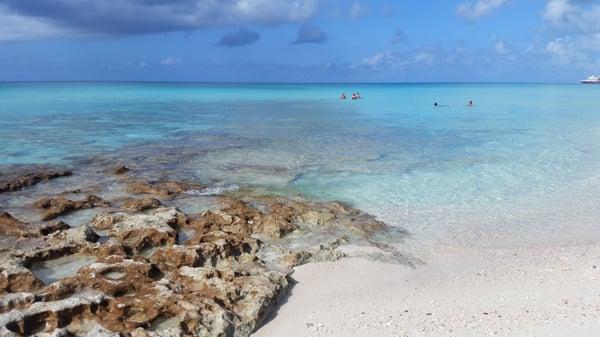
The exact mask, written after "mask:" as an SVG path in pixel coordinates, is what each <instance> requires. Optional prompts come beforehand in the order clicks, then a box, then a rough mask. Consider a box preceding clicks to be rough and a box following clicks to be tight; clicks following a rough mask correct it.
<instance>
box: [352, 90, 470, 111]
mask: <svg viewBox="0 0 600 337" xmlns="http://www.w3.org/2000/svg"><path fill="white" fill-rule="evenodd" d="M340 99H346V93H345V92H343V93H342V94H341V95H340ZM352 99H361V97H360V92H353V93H352ZM433 106H434V107H436V108H437V107H444V106H447V105H440V104H438V102H435V103H433ZM467 106H473V101H472V100H469V103H468V104H467Z"/></svg>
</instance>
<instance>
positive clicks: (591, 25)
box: [542, 0, 600, 32]
mask: <svg viewBox="0 0 600 337" xmlns="http://www.w3.org/2000/svg"><path fill="white" fill-rule="evenodd" d="M542 16H543V18H544V19H545V20H546V21H548V22H550V23H551V24H553V25H554V26H556V27H559V28H560V27H563V28H577V29H579V30H581V31H584V32H590V31H597V30H600V4H599V3H598V2H594V1H572V0H548V1H547V2H546V8H545V9H544V13H543V15H542Z"/></svg>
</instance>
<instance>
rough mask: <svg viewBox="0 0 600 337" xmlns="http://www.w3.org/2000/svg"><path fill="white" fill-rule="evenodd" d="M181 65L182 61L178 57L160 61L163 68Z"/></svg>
mask: <svg viewBox="0 0 600 337" xmlns="http://www.w3.org/2000/svg"><path fill="white" fill-rule="evenodd" d="M179 63H181V59H180V58H178V57H173V56H169V57H167V58H164V59H162V60H160V64H161V65H163V66H173V65H176V64H179Z"/></svg>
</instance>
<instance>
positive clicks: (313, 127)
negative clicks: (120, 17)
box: [0, 83, 600, 246]
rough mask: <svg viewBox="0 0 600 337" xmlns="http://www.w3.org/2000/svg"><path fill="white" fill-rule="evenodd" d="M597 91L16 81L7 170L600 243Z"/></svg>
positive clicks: (436, 239) (0, 125)
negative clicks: (49, 168) (155, 178)
mask: <svg viewBox="0 0 600 337" xmlns="http://www.w3.org/2000/svg"><path fill="white" fill-rule="evenodd" d="M598 90H600V87H595V86H581V85H549V84H389V85H388V84H386V85H375V84H373V85H199V84H127V83H119V84H110V83H105V84H95V83H53V84H23V83H19V84H14V83H4V84H0V100H1V101H2V102H3V104H2V105H0V116H2V118H1V119H0V130H5V131H7V132H2V133H0V143H2V144H3V147H2V149H0V163H2V164H3V165H8V164H23V163H57V164H66V165H70V164H73V163H81V162H86V158H93V157H96V156H98V155H102V156H103V158H105V159H106V158H112V159H116V158H119V160H122V158H126V159H127V160H129V161H132V162H133V163H135V164H136V165H138V168H141V169H143V170H147V171H148V172H155V173H156V174H157V175H158V174H163V173H164V172H168V173H169V174H170V175H172V176H175V177H178V178H184V179H192V180H201V181H203V182H205V183H208V184H211V185H212V184H214V186H217V187H219V186H227V185H226V184H237V185H240V186H242V187H244V186H249V185H252V186H255V187H259V188H260V189H262V190H263V191H267V192H269V193H280V194H285V195H298V194H302V195H307V196H309V197H311V198H316V199H322V200H332V199H336V200H342V201H346V202H349V203H352V204H353V205H354V206H356V207H358V208H361V209H363V210H365V211H368V212H370V213H372V214H375V215H377V216H378V217H379V218H380V219H382V220H384V221H385V222H387V223H389V224H391V225H395V226H399V227H403V228H406V229H408V230H409V231H410V232H411V233H412V240H409V243H408V244H414V245H415V246H436V245H450V246H455V245H460V246H463V245H464V246H478V245H484V246H490V245H499V246H502V245H507V244H510V245H513V244H514V245H527V244H534V243H539V242H548V241H553V242H554V241H556V242H568V241H570V240H580V239H586V240H598V239H600V234H599V233H600V231H598V230H597V229H598V226H597V224H598V221H597V220H596V219H598V218H600V217H599V216H600V207H599V206H600V188H599V187H600V147H598V146H597V144H598V141H599V140H600V139H599V138H600V107H598V105H597V104H596V101H597V97H598V94H599V92H598ZM342 91H345V92H346V93H348V92H352V91H360V92H361V95H362V96H363V97H364V99H362V100H360V101H351V100H347V101H340V100H338V99H337V97H338V96H339V93H340V92H342ZM469 99H473V100H474V102H475V106H474V107H467V106H465V102H467V101H468V100H469ZM434 101H437V102H439V103H441V104H443V105H448V106H446V107H439V108H434V107H433V102H434ZM86 163H87V162H86ZM90 163H91V164H90V165H100V164H98V163H96V164H94V162H93V161H91V162H90ZM148 174H150V173H148ZM72 179H76V178H72ZM40 188H42V187H40ZM184 206H187V207H189V208H190V209H194V205H184ZM203 209H204V208H203V207H199V208H197V210H198V211H201V210H203Z"/></svg>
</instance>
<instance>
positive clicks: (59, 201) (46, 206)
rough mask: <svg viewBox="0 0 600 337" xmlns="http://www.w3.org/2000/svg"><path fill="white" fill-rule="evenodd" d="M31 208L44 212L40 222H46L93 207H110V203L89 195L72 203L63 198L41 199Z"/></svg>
mask: <svg viewBox="0 0 600 337" xmlns="http://www.w3.org/2000/svg"><path fill="white" fill-rule="evenodd" d="M33 207H35V208H37V209H43V210H45V211H46V212H45V214H44V216H43V217H42V220H44V221H47V220H52V219H55V218H57V217H59V216H61V215H63V214H66V213H69V212H72V211H77V210H82V209H89V208H94V207H110V203H109V202H108V201H105V200H103V199H101V198H99V197H97V196H95V195H89V196H87V197H86V198H85V200H81V201H79V200H78V201H73V200H69V199H66V198H63V197H56V198H42V199H40V200H38V201H36V202H35V203H34V204H33Z"/></svg>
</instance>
